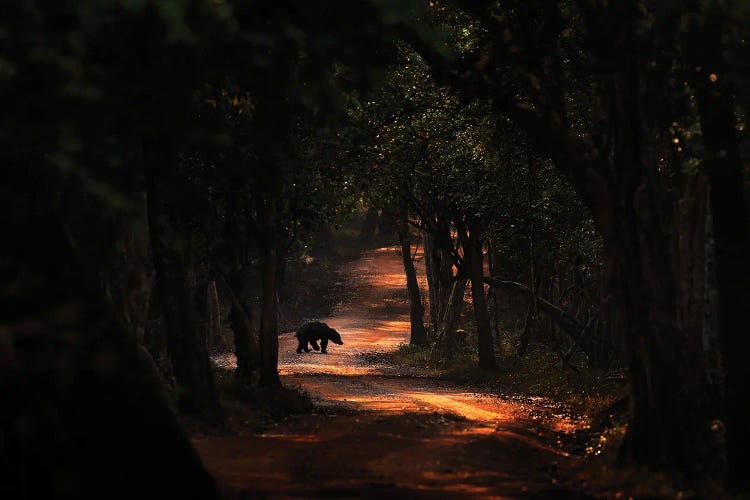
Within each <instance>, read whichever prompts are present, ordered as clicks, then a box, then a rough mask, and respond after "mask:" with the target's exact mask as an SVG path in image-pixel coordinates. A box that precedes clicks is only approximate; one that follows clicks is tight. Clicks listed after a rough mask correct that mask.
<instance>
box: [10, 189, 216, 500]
mask: <svg viewBox="0 0 750 500" xmlns="http://www.w3.org/2000/svg"><path fill="white" fill-rule="evenodd" d="M12 182H13V181H12V180H11V183H9V185H7V186H3V188H6V187H7V188H8V190H7V193H6V194H8V195H11V196H12V195H15V196H17V198H15V199H13V198H10V196H6V197H5V198H4V199H3V201H4V202H5V203H6V205H4V208H11V207H15V206H16V204H23V203H30V202H27V201H25V199H26V198H28V196H27V195H26V194H25V193H26V192H27V191H28V189H24V188H29V186H30V185H26V184H21V185H19V184H20V183H19V184H15V185H14V184H13V183H12ZM16 193H20V194H16ZM69 194H73V195H75V193H66V194H65V195H64V196H66V198H67V196H68V195H69ZM71 199H72V198H71ZM41 200H42V201H39V200H37V201H36V202H34V203H35V205H34V211H27V212H25V215H22V216H21V217H19V218H18V219H15V220H14V219H13V218H9V219H8V220H7V222H8V225H9V226H10V227H8V228H7V229H8V231H9V232H8V234H15V235H24V237H18V238H10V239H8V240H7V241H6V242H5V243H4V245H2V247H0V262H3V263H4V264H3V273H4V274H3V279H4V280H6V281H4V283H23V284H24V286H22V287H8V286H4V287H2V289H1V290H0V297H1V298H2V300H0V304H2V306H0V324H2V325H3V331H2V333H0V422H2V424H0V428H1V429H2V430H0V435H2V439H1V440H0V441H1V442H0V464H2V465H0V469H2V473H0V476H2V479H0V497H2V498H29V499H30V498H71V499H73V498H76V499H77V498H102V497H107V498H118V499H119V498H123V499H124V498H138V497H143V496H144V492H148V494H149V495H154V496H156V497H158V498H174V497H176V498H206V499H211V498H218V496H219V495H218V491H217V488H216V486H215V484H214V481H213V479H212V478H211V476H210V475H209V474H208V473H207V472H206V470H205V469H204V467H203V466H202V464H201V461H200V458H199V456H198V454H197V453H196V452H195V450H194V449H193V447H192V445H191V443H190V439H189V438H188V436H187V435H186V434H185V432H184V430H183V429H182V428H181V426H180V423H179V420H178V419H177V417H176V416H175V414H174V413H173V411H172V410H171V408H170V405H169V403H168V402H167V400H166V398H165V397H164V393H163V387H162V385H161V381H160V379H159V375H158V373H157V370H156V369H155V367H154V365H153V362H152V360H151V359H150V357H149V356H148V354H147V353H146V352H145V351H144V349H143V348H141V347H139V346H138V345H137V344H136V342H135V340H134V339H133V338H132V336H131V335H128V333H127V332H126V331H125V330H124V329H123V327H122V324H121V323H120V321H118V319H117V318H116V317H115V315H114V313H113V310H112V308H111V306H110V305H109V304H108V303H107V301H106V300H105V298H104V297H105V293H104V290H102V289H101V287H100V276H99V273H100V272H101V271H102V270H106V268H105V267H104V266H106V265H107V263H108V258H107V257H106V256H103V254H106V253H107V252H109V251H111V249H110V246H109V245H107V244H106V243H107V242H106V241H103V240H102V239H101V237H100V235H101V232H102V231H104V230H106V227H107V225H109V224H111V220H106V221H105V220H104V217H101V213H100V212H96V211H92V212H90V213H88V214H85V215H83V214H82V213H80V212H71V213H76V214H78V215H82V217H81V220H85V221H86V226H85V227H80V228H75V227H71V225H70V223H71V222H73V223H74V222H75V221H73V220H72V219H71V220H65V224H62V220H61V218H60V217H59V215H60V214H59V213H57V212H56V210H53V209H50V207H45V205H44V201H43V200H44V198H41ZM76 203H81V205H82V204H83V202H81V201H76ZM86 203H87V204H88V200H87V201H86ZM81 205H76V207H80V206H81ZM4 213H10V212H4ZM29 227H32V228H34V231H31V232H29V231H26V232H24V230H25V229H26V230H27V229H28V228H29ZM73 241H75V243H73ZM123 471H127V477H126V478H125V476H124V475H123Z"/></svg>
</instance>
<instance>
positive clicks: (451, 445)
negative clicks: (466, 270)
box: [194, 249, 585, 498]
mask: <svg viewBox="0 0 750 500" xmlns="http://www.w3.org/2000/svg"><path fill="white" fill-rule="evenodd" d="M342 273H343V275H344V277H345V279H348V280H351V281H350V285H351V286H350V290H351V293H350V294H349V296H348V297H345V298H344V300H343V301H342V303H341V304H340V305H339V306H338V307H337V308H336V310H335V312H334V314H333V315H332V316H331V317H330V318H324V321H326V322H327V323H328V324H329V325H330V326H332V327H334V328H336V329H337V330H338V331H339V332H340V333H341V335H342V338H343V340H344V345H343V346H338V345H329V354H327V355H325V354H321V353H318V352H311V353H303V354H296V352H295V348H296V340H295V339H294V336H293V333H291V332H290V333H287V334H284V335H283V336H282V337H281V342H280V352H279V356H280V372H281V374H282V379H283V381H284V383H285V384H287V385H297V386H301V387H302V388H304V389H305V390H307V391H308V392H309V393H311V394H312V395H313V396H314V398H315V401H316V412H315V413H314V414H313V415H309V416H303V417H300V418H295V419H291V420H289V421H284V422H281V423H280V424H278V425H277V426H276V427H274V430H273V432H264V433H261V434H254V435H250V436H245V437H238V436H227V437H216V436H212V437H203V438H194V443H195V445H196V447H197V449H198V451H199V452H200V454H201V456H202V458H203V460H204V462H205V464H206V466H207V467H208V469H209V470H210V471H211V472H212V473H213V474H214V475H215V477H216V478H217V480H218V481H219V483H220V484H221V485H222V487H223V488H225V489H226V490H227V491H229V492H234V493H238V494H240V497H242V498H244V497H245V495H246V497H247V498H306V497H307V498H310V497H325V498H331V497H336V498H393V497H395V498H402V497H403V498H407V497H408V498H585V497H583V496H581V495H579V494H575V493H570V492H568V491H567V490H566V488H564V487H562V486H561V484H560V481H559V479H558V474H560V472H561V471H565V470H569V469H570V468H571V467H573V466H575V463H576V462H577V458H575V457H571V456H569V455H568V454H566V453H565V452H563V451H562V450H561V449H559V448H558V447H557V446H556V445H555V444H554V443H555V442H556V441H555V435H556V433H559V432H566V431H569V430H572V429H574V428H575V427H576V426H577V425H578V422H575V421H573V420H572V419H571V418H569V417H567V416H565V415H564V414H561V413H559V411H558V410H556V407H555V406H554V405H550V404H546V403H545V401H543V400H541V399H538V398H537V399H534V398H517V397H513V398H511V397H504V396H502V395H489V394H481V393H476V392H474V391H472V390H471V389H469V388H466V387H461V386H458V385H455V384H449V383H446V382H442V381H439V380H437V379H435V378H433V376H434V373H431V372H429V371H426V370H424V371H416V370H411V371H405V370H404V369H403V368H399V367H394V366H391V365H388V364H386V363H384V362H378V361H377V360H378V359H380V358H379V357H378V356H377V355H376V354H374V353H377V352H378V351H381V352H382V351H386V350H392V349H394V348H396V347H397V346H398V345H399V344H401V343H405V342H408V332H409V322H408V308H407V305H406V302H405V284H404V277H403V270H402V267H401V262H400V257H399V256H398V255H397V254H396V253H395V252H394V250H393V249H378V250H374V251H371V252H368V253H366V254H365V255H364V256H363V257H362V258H361V259H359V260H357V261H355V262H352V263H350V264H348V265H346V266H343V268H342ZM422 274H423V273H422ZM373 360H375V361H373ZM218 361H219V362H222V363H227V362H231V360H227V359H224V360H218Z"/></svg>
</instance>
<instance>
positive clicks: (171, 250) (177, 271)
mask: <svg viewBox="0 0 750 500" xmlns="http://www.w3.org/2000/svg"><path fill="white" fill-rule="evenodd" d="M164 153H165V151H163V150H162V149H161V148H160V147H159V146H154V147H150V146H149V145H148V144H144V160H145V162H146V176H147V177H146V178H147V179H148V222H149V234H150V239H151V252H152V257H153V262H154V268H155V270H156V283H157V290H158V292H159V293H160V294H161V304H162V309H163V311H164V319H165V327H166V333H167V335H166V338H167V352H168V354H169V357H170V359H171V361H172V368H173V370H174V374H175V379H176V381H177V384H178V385H179V387H180V391H181V392H180V395H179V405H180V409H181V410H183V411H186V412H189V413H195V414H201V415H204V416H206V417H209V418H210V419H217V418H220V416H221V407H220V404H219V396H218V392H217V391H216V386H215V384H214V377H213V373H212V371H211V362H210V360H209V357H208V349H207V348H206V332H205V330H204V329H203V328H201V325H200V319H199V317H198V314H197V311H196V308H195V304H196V300H195V298H196V285H195V279H194V276H192V274H191V266H192V264H191V251H192V249H191V245H192V243H193V242H192V241H191V240H192V235H191V234H189V233H190V231H191V230H190V229H184V228H180V227H179V226H178V224H176V223H175V222H174V220H175V218H176V217H178V214H175V213H172V211H170V209H172V208H173V207H174V206H175V205H176V202H175V199H176V198H177V197H178V196H179V193H171V194H170V192H169V189H168V187H169V186H170V183H172V184H177V183H175V182H173V181H174V180H175V179H174V175H172V174H174V172H171V170H170V167H172V164H173V163H172V161H171V160H172V158H170V156H169V155H168V154H164ZM177 185H179V184H177ZM181 229H182V230H181ZM185 233H188V234H185Z"/></svg>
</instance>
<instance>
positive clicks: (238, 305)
mask: <svg viewBox="0 0 750 500" xmlns="http://www.w3.org/2000/svg"><path fill="white" fill-rule="evenodd" d="M243 281H244V280H243V278H242V277H241V275H237V276H235V277H234V278H232V279H231V280H229V283H227V284H228V286H229V290H230V292H231V294H232V307H231V309H230V310H229V324H230V327H231V328H232V333H233V334H234V355H235V357H236V358H237V369H236V370H235V372H234V375H235V380H236V382H237V384H238V385H239V387H240V388H241V389H243V390H247V389H250V388H251V387H253V385H254V383H255V380H254V377H253V375H254V374H255V372H256V369H257V366H258V363H259V360H260V355H259V351H258V345H257V343H256V342H255V336H254V335H253V323H252V308H251V307H250V305H249V304H248V301H247V300H246V298H245V292H244V290H245V286H244V282H243Z"/></svg>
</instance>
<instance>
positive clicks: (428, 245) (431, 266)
mask: <svg viewBox="0 0 750 500" xmlns="http://www.w3.org/2000/svg"><path fill="white" fill-rule="evenodd" d="M422 242H423V243H422V248H423V249H424V268H425V274H426V275H427V294H428V306H429V307H430V322H429V329H428V341H434V340H435V339H436V338H437V327H438V322H437V321H436V320H437V318H439V314H440V313H439V312H438V309H439V307H440V306H439V304H438V283H437V271H436V269H435V266H436V264H437V262H436V260H435V256H434V255H433V253H434V252H435V244H434V241H433V238H432V236H431V235H430V234H429V233H428V232H427V231H422Z"/></svg>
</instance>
